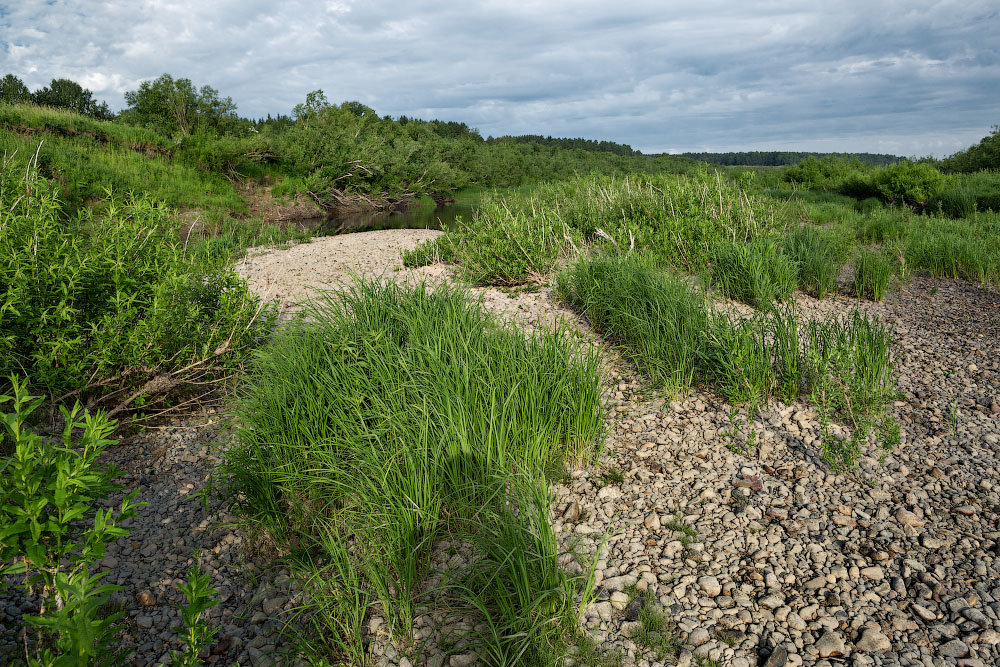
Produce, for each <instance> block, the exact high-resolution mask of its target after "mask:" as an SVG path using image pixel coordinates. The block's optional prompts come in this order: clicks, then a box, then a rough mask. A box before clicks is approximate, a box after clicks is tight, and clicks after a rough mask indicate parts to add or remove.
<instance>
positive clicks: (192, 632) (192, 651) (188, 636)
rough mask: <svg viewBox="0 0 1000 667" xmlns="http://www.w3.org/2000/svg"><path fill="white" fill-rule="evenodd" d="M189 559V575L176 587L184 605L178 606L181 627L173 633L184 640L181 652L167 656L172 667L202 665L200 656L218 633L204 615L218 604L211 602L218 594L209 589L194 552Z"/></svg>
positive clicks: (215, 601)
mask: <svg viewBox="0 0 1000 667" xmlns="http://www.w3.org/2000/svg"><path fill="white" fill-rule="evenodd" d="M192 558H193V559H194V564H193V565H192V566H191V569H190V570H189V571H188V578H187V581H186V582H184V583H181V584H178V585H177V587H178V588H179V589H180V590H181V592H182V593H184V597H185V598H186V599H187V603H186V604H184V605H182V606H181V619H182V621H183V623H184V624H183V625H179V626H177V627H175V628H174V632H177V633H180V634H181V636H182V637H183V640H184V650H183V651H176V650H174V651H171V652H170V664H171V666H172V667H197V666H198V665H201V664H204V661H203V660H202V659H201V658H200V657H199V653H201V651H202V649H203V648H205V647H206V646H208V644H209V643H210V642H211V641H212V637H214V636H215V633H216V632H218V628H209V627H208V624H207V623H206V622H205V619H204V617H203V614H204V613H205V612H206V611H208V610H209V609H211V608H212V607H214V606H215V605H217V604H219V601H218V600H213V599H212V596H213V595H217V594H218V592H219V591H217V590H216V589H214V588H212V587H211V583H212V578H211V577H210V576H209V575H208V574H206V573H205V572H202V570H201V567H199V565H198V552H197V551H196V552H195V553H194V555H193V556H192Z"/></svg>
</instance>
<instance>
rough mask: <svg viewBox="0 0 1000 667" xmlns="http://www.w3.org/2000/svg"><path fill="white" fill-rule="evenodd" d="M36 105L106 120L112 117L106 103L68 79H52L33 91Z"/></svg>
mask: <svg viewBox="0 0 1000 667" xmlns="http://www.w3.org/2000/svg"><path fill="white" fill-rule="evenodd" d="M33 97H34V100H35V102H36V103H37V104H42V105H44V106H49V107H56V108H59V109H69V110H70V111H75V112H77V113H80V114H84V115H86V116H92V117H94V118H98V119H101V120H107V119H110V118H112V117H113V116H114V114H112V113H111V109H110V108H108V105H107V103H106V102H98V101H97V100H95V99H94V94H93V93H92V92H91V91H89V90H87V89H86V88H84V87H83V86H81V85H80V84H78V83H77V82H76V81H72V80H70V79H52V82H51V83H50V84H49V85H47V86H45V87H43V88H39V89H38V90H36V91H35V94H34V95H33Z"/></svg>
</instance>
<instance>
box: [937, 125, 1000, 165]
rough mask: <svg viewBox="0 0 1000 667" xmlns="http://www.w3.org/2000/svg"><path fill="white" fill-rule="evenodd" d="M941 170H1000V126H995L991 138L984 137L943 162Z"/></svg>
mask: <svg viewBox="0 0 1000 667" xmlns="http://www.w3.org/2000/svg"><path fill="white" fill-rule="evenodd" d="M941 168H942V169H944V170H945V171H951V172H956V171H957V172H973V171H982V170H983V169H1000V125H994V126H993V129H992V130H991V131H990V134H989V136H986V137H983V139H982V140H981V141H980V142H979V143H978V144H976V145H975V146H970V147H968V148H966V149H965V150H964V151H958V152H957V153H955V154H954V155H952V156H951V157H947V158H945V159H944V160H942V161H941Z"/></svg>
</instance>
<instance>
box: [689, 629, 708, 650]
mask: <svg viewBox="0 0 1000 667" xmlns="http://www.w3.org/2000/svg"><path fill="white" fill-rule="evenodd" d="M711 638H712V637H711V635H709V634H708V630H706V629H705V628H695V629H694V630H692V631H691V634H690V635H688V643H689V644H691V646H701V645H702V644H707V643H708V640H709V639H711Z"/></svg>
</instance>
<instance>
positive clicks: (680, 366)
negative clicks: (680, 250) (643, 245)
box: [556, 255, 709, 393]
mask: <svg viewBox="0 0 1000 667" xmlns="http://www.w3.org/2000/svg"><path fill="white" fill-rule="evenodd" d="M556 286H557V291H558V294H559V296H560V298H562V299H564V300H566V301H567V302H569V303H570V304H572V305H573V307H574V308H576V309H577V310H578V311H579V312H580V313H581V314H582V315H583V316H585V317H586V318H587V319H588V320H590V322H591V323H592V324H593V326H594V327H595V328H596V329H598V330H599V331H601V332H602V333H603V334H604V335H605V336H607V337H608V338H609V339H611V340H612V341H613V342H615V343H617V344H620V345H622V346H623V350H624V352H625V354H626V356H628V357H629V358H630V359H631V360H632V361H633V363H635V364H636V365H637V366H638V367H639V368H640V369H641V370H642V371H643V372H644V373H645V374H646V376H647V377H648V378H649V380H650V382H651V383H652V384H653V385H655V386H658V387H662V388H665V389H667V390H668V391H671V392H674V393H676V392H680V391H683V390H684V389H687V388H688V387H690V386H691V384H692V382H693V381H694V377H695V372H696V369H697V367H698V363H699V355H700V354H701V349H702V345H703V341H704V336H705V332H706V330H707V328H708V319H709V318H708V311H707V309H706V308H705V305H704V303H703V300H702V298H701V297H699V296H698V295H697V294H695V293H694V292H693V291H692V290H691V288H690V287H689V286H688V285H687V283H686V282H685V281H684V280H683V279H682V278H680V277H677V276H674V275H670V274H668V273H665V272H663V271H661V270H658V269H657V264H656V262H655V261H654V260H652V259H650V258H646V257H643V256H638V255H630V256H627V257H623V258H622V257H610V256H598V257H594V258H592V259H587V260H581V261H579V262H577V263H576V264H575V265H574V266H573V267H572V268H570V269H568V270H567V271H565V272H563V273H560V274H559V275H558V276H557V279H556Z"/></svg>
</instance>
